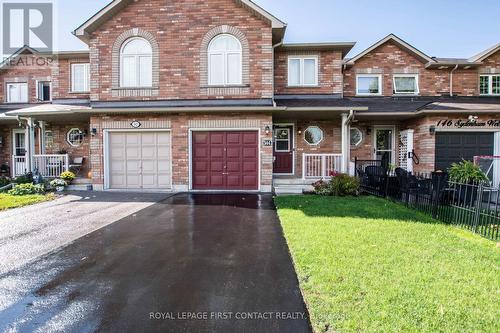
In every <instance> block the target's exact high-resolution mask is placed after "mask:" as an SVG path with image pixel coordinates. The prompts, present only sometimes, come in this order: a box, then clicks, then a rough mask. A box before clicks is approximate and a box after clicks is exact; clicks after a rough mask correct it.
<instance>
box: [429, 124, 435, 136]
mask: <svg viewBox="0 0 500 333" xmlns="http://www.w3.org/2000/svg"><path fill="white" fill-rule="evenodd" d="M429 133H430V134H431V135H434V134H436V126H431V127H429Z"/></svg>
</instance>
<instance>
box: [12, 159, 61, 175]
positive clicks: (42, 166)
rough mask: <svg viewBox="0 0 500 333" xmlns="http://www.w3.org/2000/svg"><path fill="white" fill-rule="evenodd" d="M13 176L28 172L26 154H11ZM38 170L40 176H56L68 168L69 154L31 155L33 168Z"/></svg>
mask: <svg viewBox="0 0 500 333" xmlns="http://www.w3.org/2000/svg"><path fill="white" fill-rule="evenodd" d="M12 165H13V168H12V170H13V175H12V176H13V177H18V176H20V175H23V174H25V173H26V172H28V170H29V168H28V164H27V162H26V156H13V157H12ZM35 170H36V171H38V173H39V174H40V175H41V176H42V177H46V178H57V177H59V176H60V175H61V173H63V172H64V171H68V170H69V156H68V155H33V170H32V171H35Z"/></svg>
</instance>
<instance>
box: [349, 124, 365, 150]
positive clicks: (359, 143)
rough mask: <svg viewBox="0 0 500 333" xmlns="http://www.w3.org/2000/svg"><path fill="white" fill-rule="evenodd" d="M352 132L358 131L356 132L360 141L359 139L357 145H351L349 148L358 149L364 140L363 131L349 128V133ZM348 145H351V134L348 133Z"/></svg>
mask: <svg viewBox="0 0 500 333" xmlns="http://www.w3.org/2000/svg"><path fill="white" fill-rule="evenodd" d="M352 130H356V131H358V132H359V134H360V139H359V142H358V143H356V144H354V145H352V144H351V147H359V146H360V145H361V143H362V142H363V139H364V136H363V131H361V130H360V129H359V128H357V127H351V131H352ZM350 143H351V133H349V144H350Z"/></svg>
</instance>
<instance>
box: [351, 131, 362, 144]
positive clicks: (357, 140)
mask: <svg viewBox="0 0 500 333" xmlns="http://www.w3.org/2000/svg"><path fill="white" fill-rule="evenodd" d="M361 142H363V132H361V130H360V129H359V128H356V127H351V146H352V147H358V146H359V145H360V144H361Z"/></svg>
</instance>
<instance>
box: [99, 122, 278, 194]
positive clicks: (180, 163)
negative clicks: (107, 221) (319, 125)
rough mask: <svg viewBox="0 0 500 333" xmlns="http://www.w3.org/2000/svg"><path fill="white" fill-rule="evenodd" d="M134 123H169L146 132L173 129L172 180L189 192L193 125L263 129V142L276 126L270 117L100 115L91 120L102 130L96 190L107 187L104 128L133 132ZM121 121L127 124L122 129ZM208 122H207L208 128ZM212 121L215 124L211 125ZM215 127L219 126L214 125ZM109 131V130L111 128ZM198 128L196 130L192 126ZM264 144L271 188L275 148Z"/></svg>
mask: <svg viewBox="0 0 500 333" xmlns="http://www.w3.org/2000/svg"><path fill="white" fill-rule="evenodd" d="M133 120H138V121H140V122H143V123H145V122H148V121H153V122H157V123H159V122H169V123H170V126H169V127H164V128H159V127H141V128H143V129H146V128H152V129H170V130H171V136H172V170H173V174H172V180H173V186H174V189H186V190H187V188H188V185H189V129H190V126H193V123H194V122H196V123H198V124H202V125H200V126H202V127H199V128H214V129H215V128H239V129H241V128H252V129H253V128H255V126H256V127H257V128H260V129H261V141H262V140H264V139H272V134H269V135H267V134H266V133H265V128H266V126H270V127H272V117H271V115H270V114H264V113H258V114H246V113H245V114H238V113H220V114H217V113H215V114H191V113H189V114H186V113H181V114H177V115H172V114H170V115H165V114H156V115H155V114H148V115H141V114H129V115H96V116H93V117H92V118H91V121H90V122H91V125H90V127H91V128H96V129H97V130H98V135H96V136H95V137H92V138H91V141H90V150H91V163H92V173H93V183H94V185H95V188H96V189H100V188H102V186H103V184H104V142H103V140H104V131H103V130H104V129H105V127H107V126H109V125H107V124H110V123H112V124H113V126H114V128H115V129H117V128H118V129H130V125H129V124H130V123H131V122H132V121H133ZM117 122H121V124H124V125H123V126H124V127H120V126H121V125H118V124H117ZM204 122H206V124H205V125H203V124H204ZM211 122H212V123H211ZM214 124H215V125H214ZM107 128H109V127H107ZM191 128H194V127H191ZM260 144H261V166H260V167H261V187H262V189H263V190H265V189H266V188H268V189H270V186H271V183H272V147H262V142H260Z"/></svg>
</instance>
